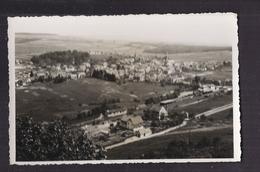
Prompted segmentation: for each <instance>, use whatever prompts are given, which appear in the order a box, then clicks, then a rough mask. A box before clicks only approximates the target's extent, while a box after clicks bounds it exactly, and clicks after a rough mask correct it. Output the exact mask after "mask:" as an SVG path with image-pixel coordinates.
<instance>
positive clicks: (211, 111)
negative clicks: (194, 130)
mask: <svg viewBox="0 0 260 172" xmlns="http://www.w3.org/2000/svg"><path fill="white" fill-rule="evenodd" d="M232 107H233V104H232V103H230V104H227V105H224V106H221V107H217V108H215V109H212V110H209V111H206V112H203V113H200V114H197V115H195V118H200V117H201V116H203V115H204V116H210V115H213V114H215V113H218V112H221V111H224V110H227V109H230V108H232Z"/></svg>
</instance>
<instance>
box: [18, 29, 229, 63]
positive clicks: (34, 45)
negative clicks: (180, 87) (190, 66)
mask: <svg viewBox="0 0 260 172" xmlns="http://www.w3.org/2000/svg"><path fill="white" fill-rule="evenodd" d="M15 36H16V38H15V51H16V58H18V59H19V58H24V59H30V58H31V57H32V56H33V55H39V54H43V53H46V52H50V51H62V50H73V49H75V50H78V51H91V52H92V56H94V57H95V58H105V57H108V56H109V55H110V54H113V56H115V55H118V56H119V57H122V56H120V55H119V54H121V55H134V54H136V55H141V56H158V57H164V56H165V55H166V54H168V57H169V58H170V59H173V60H176V61H191V60H192V61H218V60H220V61H223V60H228V61H231V48H230V47H208V46H187V45H178V44H176V45H175V44H174V45H172V44H170V45H168V44H165V43H144V42H127V41H118V40H117V41H115V40H111V41H109V40H93V39H88V38H80V37H69V36H62V35H55V34H39V33H34V34H31V33H16V35H15ZM97 52H98V53H97ZM100 52H102V54H99V53H100ZM95 53H96V54H99V55H93V54H95Z"/></svg>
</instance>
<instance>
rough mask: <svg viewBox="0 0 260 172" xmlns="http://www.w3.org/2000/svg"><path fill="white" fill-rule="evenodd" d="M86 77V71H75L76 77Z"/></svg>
mask: <svg viewBox="0 0 260 172" xmlns="http://www.w3.org/2000/svg"><path fill="white" fill-rule="evenodd" d="M85 77H86V73H85V72H78V73H77V78H78V79H81V78H85Z"/></svg>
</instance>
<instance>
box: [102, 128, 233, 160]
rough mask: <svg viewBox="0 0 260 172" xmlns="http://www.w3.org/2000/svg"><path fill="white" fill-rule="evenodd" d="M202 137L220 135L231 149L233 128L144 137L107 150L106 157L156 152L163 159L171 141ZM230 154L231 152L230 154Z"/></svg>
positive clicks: (137, 157) (113, 157)
mask: <svg viewBox="0 0 260 172" xmlns="http://www.w3.org/2000/svg"><path fill="white" fill-rule="evenodd" d="M203 137H206V138H209V139H211V138H214V137H220V138H221V139H222V140H223V141H225V142H226V143H228V144H229V146H230V147H231V151H232V145H233V130H232V128H225V129H219V130H214V131H204V132H194V133H185V134H171V135H165V136H160V137H155V138H151V139H146V140H142V141H138V142H134V143H130V144H127V145H123V146H120V147H117V148H114V149H111V150H108V152H107V156H108V159H139V158H142V155H147V154H148V155H149V154H151V153H152V154H153V155H154V154H155V155H156V154H158V155H159V157H160V158H162V159H164V158H165V154H164V153H163V152H165V149H166V148H167V145H168V144H169V143H170V142H172V141H185V142H186V141H187V139H188V138H190V141H191V142H194V143H195V142H198V141H199V140H200V139H202V138H203ZM230 156H232V154H231V155H230Z"/></svg>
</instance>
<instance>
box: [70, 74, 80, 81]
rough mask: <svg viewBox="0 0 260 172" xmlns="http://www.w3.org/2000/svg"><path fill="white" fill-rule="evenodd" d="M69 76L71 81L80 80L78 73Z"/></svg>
mask: <svg viewBox="0 0 260 172" xmlns="http://www.w3.org/2000/svg"><path fill="white" fill-rule="evenodd" d="M69 76H70V78H71V79H74V80H76V79H78V75H77V73H70V74H69Z"/></svg>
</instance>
